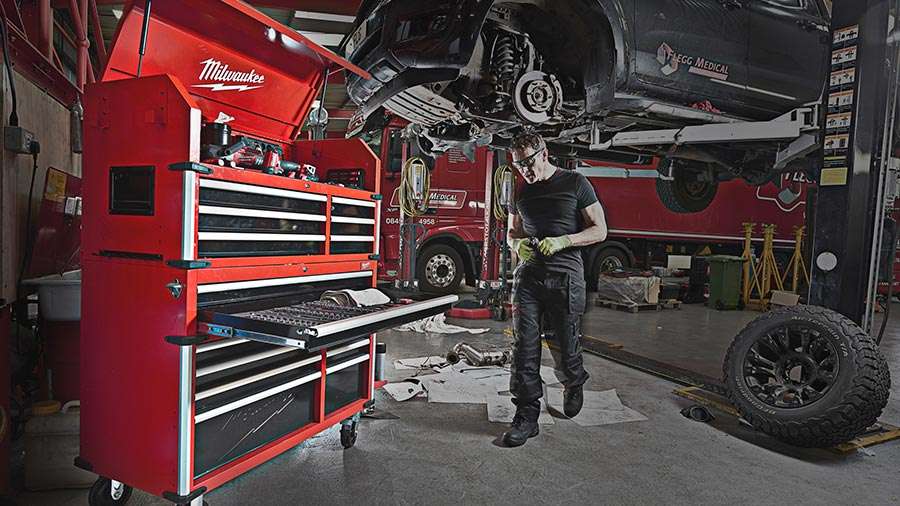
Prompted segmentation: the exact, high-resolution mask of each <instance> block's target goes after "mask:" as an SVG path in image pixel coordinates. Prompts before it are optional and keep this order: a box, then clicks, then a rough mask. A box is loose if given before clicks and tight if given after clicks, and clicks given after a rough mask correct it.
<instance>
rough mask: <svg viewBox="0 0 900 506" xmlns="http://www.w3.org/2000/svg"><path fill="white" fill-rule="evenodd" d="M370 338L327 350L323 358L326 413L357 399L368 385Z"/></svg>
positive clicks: (363, 394)
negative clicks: (324, 358)
mask: <svg viewBox="0 0 900 506" xmlns="http://www.w3.org/2000/svg"><path fill="white" fill-rule="evenodd" d="M370 342H371V341H370V340H369V339H363V340H362V341H357V342H354V343H351V344H349V345H347V346H342V347H340V348H335V349H333V350H329V351H328V353H327V354H326V360H325V415H326V416H327V415H329V414H331V413H333V412H335V411H337V410H338V409H340V408H342V407H344V406H346V405H347V404H350V403H352V402H354V401H358V400H359V399H364V398H365V397H366V396H367V395H368V392H367V389H368V381H367V380H368V375H369V374H370V372H369V365H370V364H369V360H370V358H371V355H370V354H369V351H370V350H369V344H370Z"/></svg>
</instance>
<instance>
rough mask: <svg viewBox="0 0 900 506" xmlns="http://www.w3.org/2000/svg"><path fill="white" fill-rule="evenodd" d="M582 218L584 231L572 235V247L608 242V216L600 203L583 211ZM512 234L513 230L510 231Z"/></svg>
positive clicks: (570, 238)
mask: <svg viewBox="0 0 900 506" xmlns="http://www.w3.org/2000/svg"><path fill="white" fill-rule="evenodd" d="M581 216H582V218H583V219H584V230H582V231H581V232H578V233H577V234H572V235H570V236H568V237H569V240H570V241H572V246H575V247H579V246H590V245H591V244H597V243H598V242H603V241H605V240H606V235H607V232H608V231H607V228H606V214H605V213H604V212H603V206H602V205H600V202H595V203H593V204H591V205H589V206H587V207H585V208H584V209H582V210H581ZM510 233H512V229H510Z"/></svg>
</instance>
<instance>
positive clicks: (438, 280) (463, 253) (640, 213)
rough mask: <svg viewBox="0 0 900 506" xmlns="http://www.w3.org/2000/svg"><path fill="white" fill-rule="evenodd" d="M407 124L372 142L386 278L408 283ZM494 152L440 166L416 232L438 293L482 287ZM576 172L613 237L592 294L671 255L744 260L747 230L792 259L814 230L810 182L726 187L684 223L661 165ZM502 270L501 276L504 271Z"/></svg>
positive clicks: (597, 266)
mask: <svg viewBox="0 0 900 506" xmlns="http://www.w3.org/2000/svg"><path fill="white" fill-rule="evenodd" d="M404 126H406V122H405V121H402V120H399V119H396V118H395V119H393V120H391V121H390V123H389V124H388V125H387V126H386V127H385V128H384V129H381V130H375V131H373V132H370V133H368V134H366V135H364V136H363V138H364V139H366V140H367V142H368V143H369V145H370V147H372V149H373V150H374V151H375V152H376V153H378V154H379V156H380V157H381V163H382V167H383V168H384V170H383V171H382V178H381V189H382V192H383V194H384V200H385V204H384V205H383V207H382V220H381V229H380V230H381V234H380V249H379V253H380V260H379V279H380V280H381V281H394V280H395V279H397V278H398V277H399V276H400V247H399V244H400V208H399V204H398V187H399V185H400V170H401V168H402V161H403V157H404V153H408V152H409V149H410V146H408V143H406V141H405V140H404V139H403V137H402V129H403V127H404ZM489 154H490V149H489V148H486V147H482V148H479V149H477V150H476V151H475V156H474V159H473V160H469V159H468V158H467V157H466V156H464V155H463V154H462V153H461V152H460V151H459V150H457V149H451V150H449V151H448V152H447V153H445V154H444V155H442V156H439V157H437V158H436V159H435V160H434V162H433V164H432V175H431V185H432V197H431V202H430V205H429V211H428V212H427V213H426V214H425V215H424V216H421V217H419V218H416V219H415V221H416V223H419V224H420V225H421V229H420V232H419V247H418V251H419V254H418V257H417V259H416V266H417V271H418V272H417V273H416V278H417V279H418V281H419V286H420V287H421V288H422V289H423V290H425V291H428V292H433V293H455V292H456V291H457V290H458V289H459V286H460V285H461V284H462V283H463V282H465V283H466V284H468V285H471V286H475V285H476V283H477V281H478V278H479V277H480V275H481V265H482V264H481V254H482V246H483V244H484V210H485V208H484V200H485V176H486V174H487V171H489V170H490V171H493V170H494V169H495V168H496V166H497V165H499V164H500V163H501V162H500V161H498V157H497V156H490V155H489ZM575 170H577V171H579V172H581V173H582V174H584V175H585V176H586V177H587V178H588V181H590V182H591V185H592V186H593V187H594V190H595V191H596V192H597V195H598V196H599V198H600V200H601V202H603V205H604V207H605V210H606V217H607V222H608V224H609V228H610V231H609V237H608V239H607V240H606V241H605V242H604V243H602V244H599V245H596V246H592V247H589V248H585V249H584V260H585V267H586V269H585V275H586V277H587V281H588V283H589V284H588V286H593V284H594V283H593V282H592V281H593V280H596V279H597V277H598V276H599V275H600V273H601V272H604V271H609V270H615V269H619V268H630V267H637V266H638V265H647V264H657V265H664V264H665V263H666V256H667V255H668V254H686V255H690V254H693V253H696V252H698V251H700V250H702V249H704V248H705V247H706V246H709V248H710V249H711V251H713V252H715V253H722V254H733V255H740V254H741V251H742V248H743V236H742V224H743V223H744V222H755V223H760V224H762V223H767V224H775V225H777V227H778V228H777V231H776V233H777V235H776V239H775V244H776V248H778V250H781V251H784V252H785V259H786V258H787V257H789V256H790V254H791V252H792V250H793V245H794V240H793V239H794V234H793V230H794V227H797V226H802V225H803V224H804V223H805V221H804V220H805V211H806V189H807V182H806V179H805V177H804V176H803V175H802V174H799V173H797V174H789V175H785V176H783V177H782V178H781V179H780V181H779V183H780V184H775V183H770V184H767V185H764V186H758V187H752V186H749V185H747V184H746V183H744V182H742V181H729V182H725V183H723V184H721V185H720V186H719V188H718V191H717V192H716V193H714V194H713V195H711V196H710V201H709V202H707V206H708V207H706V209H704V210H703V211H700V212H697V213H696V214H692V215H685V214H679V213H676V212H672V211H671V210H670V209H669V208H667V203H666V201H665V200H660V199H659V198H657V195H658V193H659V186H660V185H661V184H664V183H665V181H664V180H663V179H662V178H661V177H660V175H659V173H658V171H657V159H655V158H652V157H640V156H638V157H635V156H630V157H624V156H623V157H616V158H615V159H613V160H585V161H582V162H580V163H579V165H578V166H577V167H576V168H575ZM495 270H496V269H495Z"/></svg>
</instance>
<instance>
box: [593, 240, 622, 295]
mask: <svg viewBox="0 0 900 506" xmlns="http://www.w3.org/2000/svg"><path fill="white" fill-rule="evenodd" d="M630 267H631V257H630V256H629V254H628V253H627V252H625V251H622V250H621V249H620V248H617V247H613V246H607V247H605V248H601V249H600V251H598V252H597V254H596V255H594V260H593V261H592V262H591V266H590V270H588V271H587V272H588V273H589V274H588V275H589V276H590V279H588V280H586V281H587V287H588V290H591V291H597V279H598V278H599V277H600V275H601V274H603V273H604V272H609V271H614V270H616V269H628V268H630Z"/></svg>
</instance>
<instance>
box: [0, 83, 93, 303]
mask: <svg viewBox="0 0 900 506" xmlns="http://www.w3.org/2000/svg"><path fill="white" fill-rule="evenodd" d="M0 70H2V67H0ZM0 74H2V77H0V82H2V90H3V94H2V102H0V125H7V124H8V120H9V113H10V110H11V107H12V106H11V104H12V98H11V95H10V91H9V81H8V79H7V78H6V72H5V71H3V72H0ZM13 78H14V79H15V85H16V95H17V98H18V115H19V125H20V126H22V127H24V128H26V129H28V130H30V131H32V132H34V133H35V135H36V136H37V139H38V142H40V144H41V154H40V156H39V158H38V172H37V177H36V178H35V183H34V198H33V199H32V201H31V202H28V188H29V184H30V182H31V172H32V171H31V166H32V159H31V157H30V156H28V155H17V154H15V153H12V152H9V151H6V150H2V154H0V230H2V235H0V299H5V300H6V302H10V301H12V300H14V299H15V291H16V278H17V276H18V272H19V266H20V262H21V260H22V254H23V250H24V248H25V246H24V244H25V219H26V211H27V209H28V208H27V206H29V205H30V206H31V207H32V230H34V226H35V224H36V222H37V212H38V207H39V204H40V201H41V197H42V194H43V191H44V180H45V177H46V174H47V167H54V168H56V169H59V170H61V171H63V172H67V173H69V174H72V175H74V176H81V155H79V154H74V153H72V149H71V128H70V122H71V113H70V111H69V108H68V107H66V106H64V105H62V104H60V103H59V102H57V101H56V100H55V99H53V98H52V97H50V96H49V95H47V94H46V93H44V92H43V90H41V89H40V88H38V87H37V86H35V85H34V84H32V83H31V82H29V81H28V80H27V79H25V78H24V77H22V76H21V75H19V74H18V73H16V72H15V69H14V70H13ZM0 147H2V144H0Z"/></svg>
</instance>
